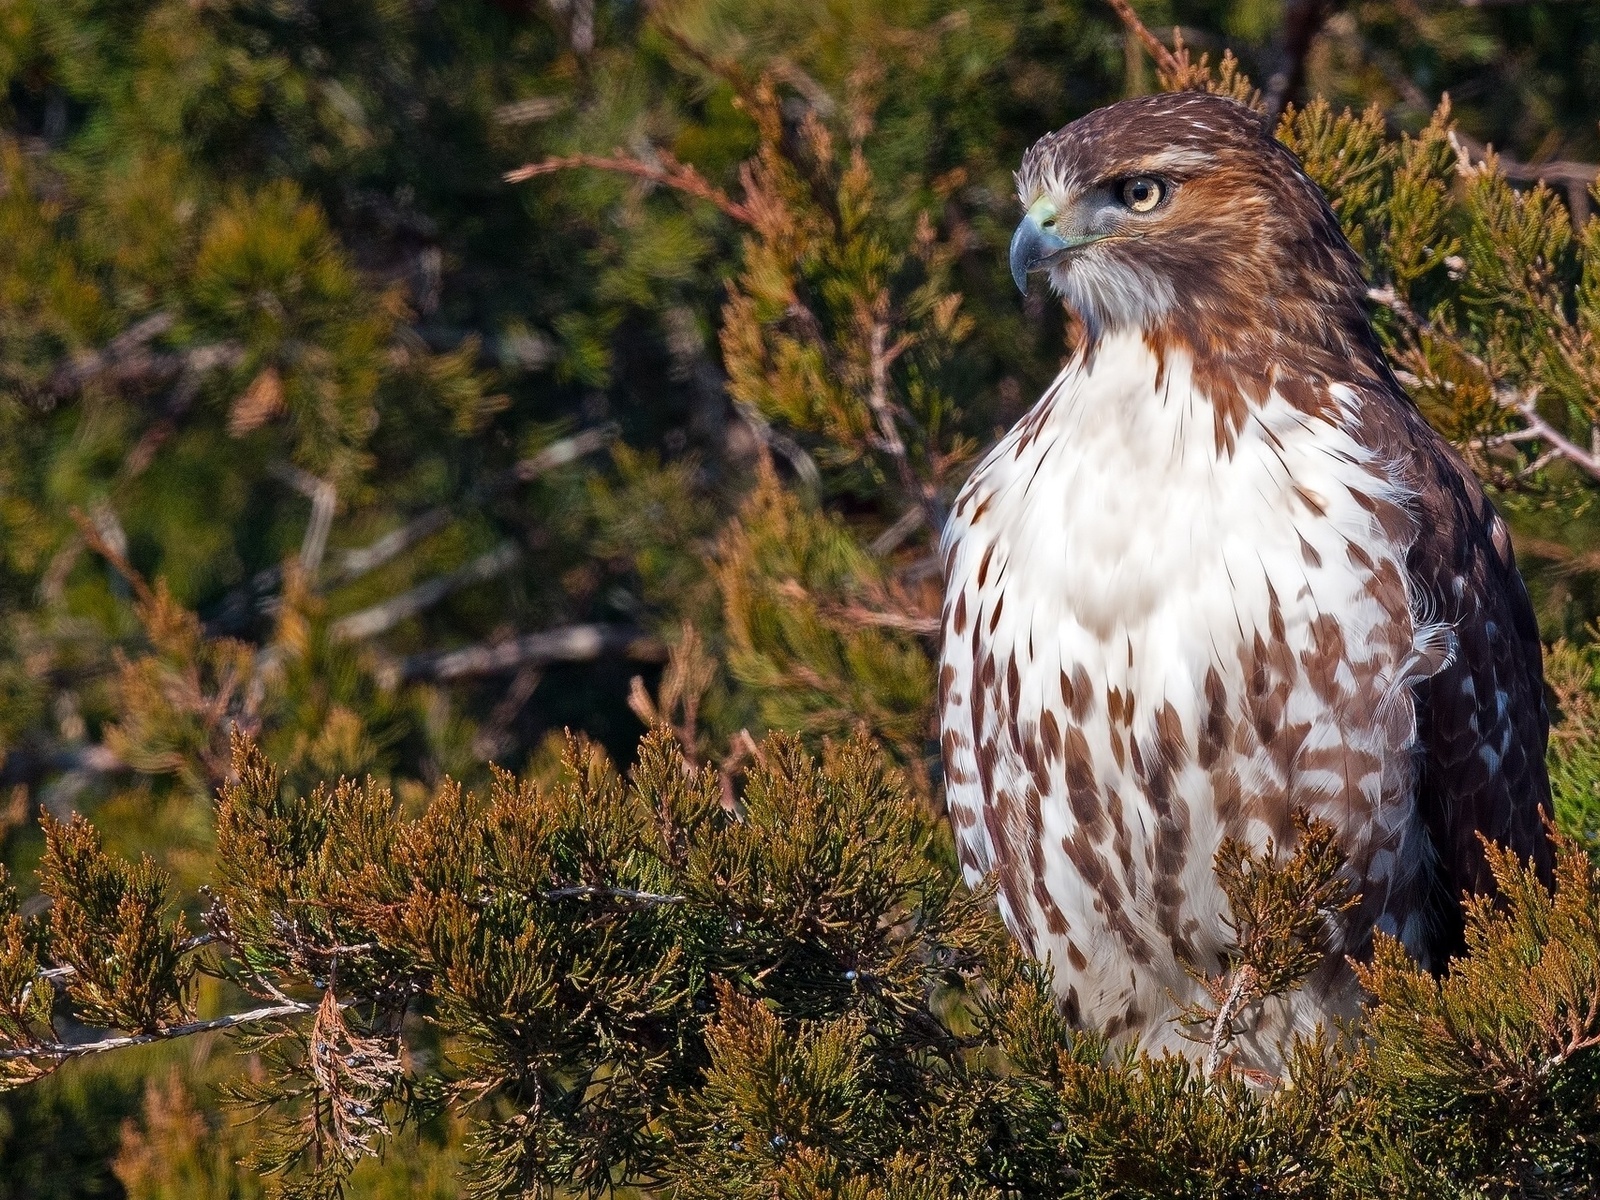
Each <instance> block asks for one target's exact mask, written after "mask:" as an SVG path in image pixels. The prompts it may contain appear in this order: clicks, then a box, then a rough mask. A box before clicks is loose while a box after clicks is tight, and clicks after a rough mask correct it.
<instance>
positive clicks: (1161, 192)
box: [1121, 175, 1167, 213]
mask: <svg viewBox="0 0 1600 1200" xmlns="http://www.w3.org/2000/svg"><path fill="white" fill-rule="evenodd" d="M1121 194H1122V202H1123V203H1124V204H1126V205H1127V206H1128V207H1129V208H1131V209H1133V211H1134V212H1136V213H1147V212H1149V211H1150V210H1151V209H1152V208H1154V207H1155V206H1156V205H1158V204H1160V203H1161V201H1162V199H1163V198H1164V197H1165V196H1166V194H1167V189H1166V185H1165V184H1163V183H1162V182H1161V180H1159V179H1156V178H1154V177H1153V176H1150V175H1135V176H1134V177H1133V178H1132V179H1125V180H1123V181H1122V192H1121Z"/></svg>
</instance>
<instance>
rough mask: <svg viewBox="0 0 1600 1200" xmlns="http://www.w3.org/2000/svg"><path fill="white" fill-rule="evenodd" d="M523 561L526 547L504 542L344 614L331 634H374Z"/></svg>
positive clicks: (339, 637) (339, 638) (350, 636)
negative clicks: (457, 564) (440, 572)
mask: <svg viewBox="0 0 1600 1200" xmlns="http://www.w3.org/2000/svg"><path fill="white" fill-rule="evenodd" d="M521 561H522V551H521V550H520V549H519V548H518V547H517V546H516V544H515V543H512V542H501V543H500V544H499V545H498V546H496V547H495V548H494V549H493V550H490V551H487V552H486V553H484V554H480V555H479V556H478V557H477V558H475V559H473V560H472V561H471V562H469V563H468V564H467V565H466V566H464V567H460V568H458V569H457V570H454V571H451V572H449V573H448V574H445V575H438V576H435V577H434V578H432V579H429V580H425V581H424V582H422V583H419V584H417V586H416V587H414V588H410V589H408V590H407V591H404V592H401V593H400V594H399V595H398V596H394V597H391V598H390V599H388V600H385V601H384V602H383V603H382V604H374V605H373V606H372V607H371V608H363V609H362V610H361V611H360V612H353V613H351V614H350V615H349V616H347V617H340V618H339V619H338V620H337V621H335V622H334V623H333V624H332V625H331V626H330V627H329V629H328V634H329V636H330V637H332V638H333V639H334V640H336V641H354V640H358V639H360V638H369V637H373V636H375V635H377V634H380V633H383V632H384V631H385V630H389V629H393V628H394V627H395V626H396V625H398V624H400V622H401V621H404V620H406V619H407V618H408V617H414V616H416V615H417V614H418V613H420V612H422V611H424V610H425V609H429V608H432V607H433V606H434V605H435V604H437V603H439V601H441V600H443V599H444V598H445V597H446V596H448V595H450V593H452V592H457V591H460V590H461V589H462V588H464V587H471V586H472V585H473V584H477V583H484V582H486V581H488V580H490V579H493V578H495V577H496V576H498V575H504V574H505V573H506V572H507V571H509V570H511V568H512V567H514V566H516V565H517V563H519V562H521Z"/></svg>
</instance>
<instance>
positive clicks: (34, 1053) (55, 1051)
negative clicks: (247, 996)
mask: <svg viewBox="0 0 1600 1200" xmlns="http://www.w3.org/2000/svg"><path fill="white" fill-rule="evenodd" d="M316 1010H317V1006H316V1005H315V1004H305V1003H302V1002H300V1001H298V1000H293V1001H290V1002H289V1003H287V1004H271V1005H268V1006H266V1007H265V1008H252V1009H250V1010H249V1011H248V1012H240V1013H230V1014H229V1015H228V1016H225V1017H213V1018H211V1019H210V1020H208V1021H190V1022H188V1023H187V1024H184V1025H169V1026H167V1027H166V1028H165V1029H158V1030H155V1031H154V1032H152V1033H134V1034H128V1035H126V1036H123V1037H109V1038H101V1039H100V1040H99V1041H97V1042H77V1043H70V1042H41V1043H40V1044H39V1045H36V1046H13V1047H7V1048H5V1049H0V1061H8V1060H14V1059H29V1058H46V1059H55V1060H57V1061H65V1060H66V1059H69V1058H81V1057H82V1056H83V1055H86V1054H102V1053H104V1052H105V1051H107V1050H123V1049H126V1048H127V1047H129V1046H145V1045H148V1044H149V1043H151V1042H165V1041H171V1040H172V1039H173V1038H181V1037H190V1036H192V1035H193V1034H196V1033H212V1032H214V1031H216V1030H219V1029H233V1028H236V1027H237V1026H240V1025H250V1024H253V1023H255V1022H257V1021H271V1020H275V1019H277V1018H279V1017H293V1016H298V1015H300V1014H301V1013H309V1012H316Z"/></svg>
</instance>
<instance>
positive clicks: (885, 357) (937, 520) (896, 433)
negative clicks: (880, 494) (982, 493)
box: [867, 320, 944, 529]
mask: <svg viewBox="0 0 1600 1200" xmlns="http://www.w3.org/2000/svg"><path fill="white" fill-rule="evenodd" d="M888 337H889V330H888V327H887V326H886V325H885V324H884V323H883V322H882V321H881V320H877V321H874V322H873V323H872V333H871V336H870V354H871V364H870V365H871V377H870V381H869V385H868V389H867V405H868V407H870V408H871V409H872V415H873V416H874V417H875V418H876V419H877V422H878V436H879V438H881V439H882V443H883V449H884V451H885V452H886V453H887V454H888V455H889V457H890V458H891V459H893V460H894V466H895V472H896V474H898V475H899V477H900V486H901V488H902V489H904V491H905V493H906V496H907V497H908V498H909V499H910V500H911V501H912V502H913V503H914V504H917V505H919V506H920V507H921V509H922V515H923V518H924V519H925V520H926V521H927V523H928V528H930V529H943V528H944V513H943V512H941V511H940V508H939V502H938V499H937V498H936V497H935V495H934V492H933V489H932V488H931V487H930V486H928V485H926V484H924V483H922V482H921V481H920V480H918V479H917V473H916V472H915V471H914V470H912V468H911V456H910V455H909V454H908V453H907V451H906V444H905V440H904V439H903V438H902V437H901V436H900V425H899V422H898V420H897V419H896V417H895V412H894V406H893V405H891V404H890V403H889V368H890V367H891V366H893V365H894V362H895V360H896V359H898V358H899V357H900V356H901V355H902V354H904V353H905V352H906V351H907V350H908V349H909V348H910V346H911V343H910V341H909V339H907V338H901V339H900V340H899V341H897V342H895V344H894V345H892V346H889V345H886V342H887V341H888Z"/></svg>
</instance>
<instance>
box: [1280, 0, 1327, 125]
mask: <svg viewBox="0 0 1600 1200" xmlns="http://www.w3.org/2000/svg"><path fill="white" fill-rule="evenodd" d="M1332 8H1333V6H1332V4H1330V3H1329V0H1289V6H1288V8H1287V10H1286V11H1285V13H1284V18H1283V64H1282V66H1281V67H1280V68H1279V69H1278V70H1277V71H1275V72H1274V73H1273V75H1272V78H1271V79H1269V80H1268V81H1267V90H1266V105H1267V116H1268V118H1269V119H1270V120H1271V121H1273V122H1274V123H1276V121H1277V119H1278V117H1279V116H1281V115H1282V113H1283V110H1284V107H1285V106H1286V105H1287V104H1288V103H1289V101H1291V100H1293V99H1295V97H1296V96H1297V95H1299V93H1300V89H1301V88H1302V87H1303V86H1304V85H1305V78H1306V59H1307V58H1309V57H1310V55H1311V47H1312V45H1313V44H1314V43H1315V42H1316V40H1317V35H1318V34H1319V33H1321V32H1322V27H1323V25H1325V24H1326V23H1327V20H1328V17H1329V15H1330V13H1331V12H1332Z"/></svg>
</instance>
